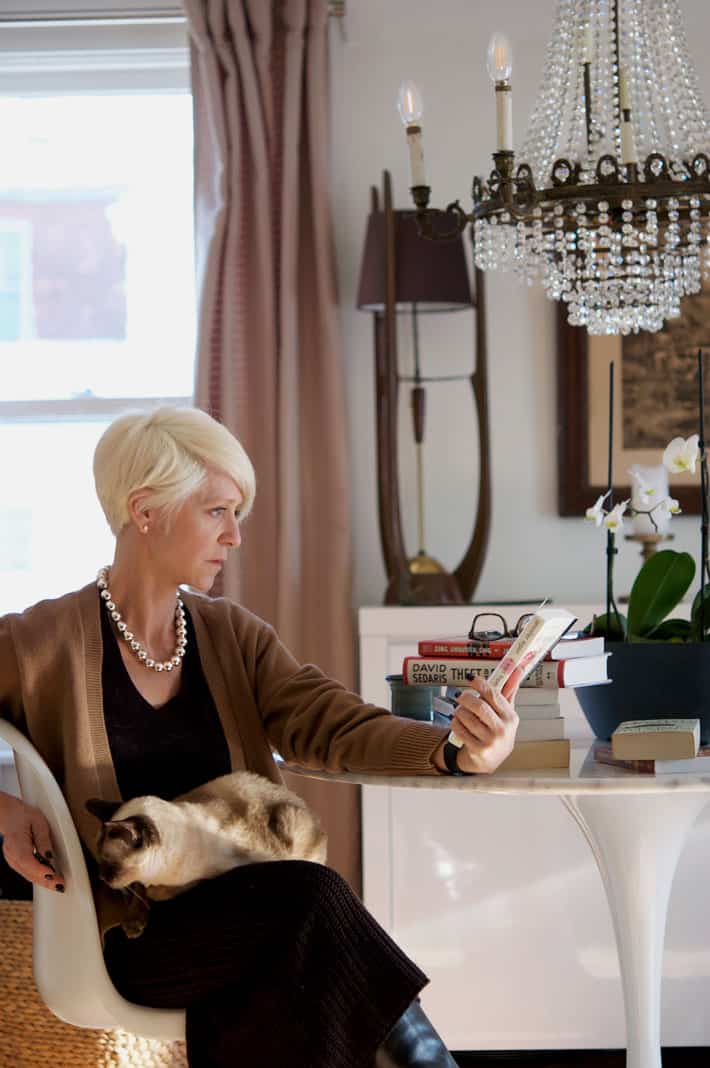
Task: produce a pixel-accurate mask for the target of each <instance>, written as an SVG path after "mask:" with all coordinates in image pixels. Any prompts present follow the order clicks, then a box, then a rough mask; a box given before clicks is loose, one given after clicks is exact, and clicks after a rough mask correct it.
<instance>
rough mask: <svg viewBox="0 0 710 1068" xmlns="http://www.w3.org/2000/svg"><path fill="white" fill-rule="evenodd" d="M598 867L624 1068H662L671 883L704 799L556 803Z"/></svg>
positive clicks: (582, 799)
mask: <svg viewBox="0 0 710 1068" xmlns="http://www.w3.org/2000/svg"><path fill="white" fill-rule="evenodd" d="M560 800H561V801H562V803H563V805H564V806H565V808H566V809H567V811H568V812H569V813H570V814H571V815H572V816H573V817H574V819H575V820H576V822H577V823H578V824H579V827H580V828H581V831H582V833H583V834H584V837H585V838H586V839H587V842H588V843H589V846H590V848H591V850H592V853H593V854H594V857H595V859H596V862H597V866H598V867H599V871H600V873H601V877H602V880H603V883H604V889H605V891H606V897H607V901H608V902H609V909H610V911H611V918H612V922H613V925H614V933H615V935H616V945H617V951H618V954H619V967H620V970H621V981H622V986H623V991H624V1011H625V1017H626V1068H661V972H662V967H663V940H664V935H665V929H666V915H667V913H668V899H669V897H670V891H671V885H672V883H673V876H674V875H675V871H676V867H677V865H678V858H679V857H680V854H681V851H682V849H683V846H684V845H685V841H686V839H687V837H688V834H689V832H690V829H691V827H692V826H693V824H694V823H695V821H696V819H697V817H698V816H699V814H700V812H701V810H702V809H703V808H704V807H705V805H706V803H707V795H706V794H684V793H677V794H676V793H671V794H665V795H664V794H661V795H659V796H649V795H647V794H646V795H642V796H635V797H634V796H632V797H627V796H624V795H622V794H611V795H609V796H603V795H602V796H596V797H595V796H589V795H576V796H572V797H569V796H567V797H565V796H564V795H563V796H562V797H561V798H560Z"/></svg>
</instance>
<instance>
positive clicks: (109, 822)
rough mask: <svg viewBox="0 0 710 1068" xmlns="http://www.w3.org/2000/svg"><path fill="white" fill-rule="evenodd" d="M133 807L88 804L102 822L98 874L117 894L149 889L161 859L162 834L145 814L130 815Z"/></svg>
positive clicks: (100, 803)
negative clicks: (134, 888) (138, 886)
mask: <svg viewBox="0 0 710 1068" xmlns="http://www.w3.org/2000/svg"><path fill="white" fill-rule="evenodd" d="M131 807H135V806H132V804H131V802H128V803H127V804H123V803H121V802H111V801H101V800H99V799H98V798H91V799H90V800H89V801H87V802H86V808H87V809H88V811H89V812H91V813H92V814H93V815H94V816H96V817H97V818H98V819H99V820H101V830H100V832H99V837H98V840H97V854H98V860H99V874H100V876H101V878H102V879H103V881H104V882H105V883H108V885H109V886H110V887H112V888H113V889H114V890H121V889H123V888H124V887H126V886H130V885H131V883H143V884H144V885H147V884H148V883H149V882H150V881H151V874H152V871H153V870H154V868H155V864H156V860H157V859H158V856H159V849H160V833H159V831H158V828H157V826H156V824H155V821H154V820H153V819H151V817H150V816H149V815H147V814H146V813H145V812H131V811H130V809H131ZM124 810H125V811H124ZM114 817H117V818H114ZM118 817H120V818H118Z"/></svg>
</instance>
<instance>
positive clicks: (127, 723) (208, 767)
mask: <svg viewBox="0 0 710 1068" xmlns="http://www.w3.org/2000/svg"><path fill="white" fill-rule="evenodd" d="M185 624H186V627H187V649H186V652H185V657H184V659H183V663H182V676H181V679H180V689H179V691H178V693H177V694H175V696H174V697H171V699H170V700H169V701H168V702H167V703H166V704H164V705H161V706H160V708H153V706H152V705H151V704H150V703H149V702H148V701H146V699H145V698H144V697H143V696H142V694H141V693H139V691H138V690H137V689H136V687H135V685H134V683H133V680H132V679H131V676H130V675H129V674H128V671H127V670H126V665H125V664H124V662H123V658H122V657H121V653H120V651H119V648H118V643H119V641H122V640H123V639H120V638H119V637H118V634H117V632H116V630H115V629H114V626H113V624H112V622H111V620H110V619H109V617H108V612H107V611H106V608H105V606H104V602H103V601H102V602H101V638H102V641H103V662H102V666H101V683H102V688H103V702H104V720H105V722H106V733H107V735H108V741H109V747H110V749H111V757H112V759H113V763H114V767H115V769H116V778H117V779H118V785H119V789H120V791H121V796H122V798H123V800H124V801H128V800H130V798H132V797H142V796H144V795H145V794H153V795H154V796H157V797H162V798H165V799H166V800H172V798H174V797H177V796H178V795H179V794H183V793H186V792H187V791H188V790H193V789H194V788H195V787H196V786H201V785H202V784H203V783H206V782H209V781H210V779H216V778H217V777H218V776H220V775H226V774H227V773H228V772H230V771H231V770H232V769H231V763H230V757H229V748H228V746H227V740H226V738H225V736H224V731H223V729H222V724H221V722H220V719H219V715H218V713H217V708H216V706H215V703H214V700H213V698H212V694H211V693H210V691H209V687H208V685H207V680H206V678H205V676H204V672H203V670H202V664H201V663H200V654H199V652H198V649H197V642H196V640H195V629H194V627H193V625H192V620H191V619H190V613H189V612H188V610H187V607H185ZM146 670H147V669H146Z"/></svg>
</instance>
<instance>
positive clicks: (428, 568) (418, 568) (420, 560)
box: [407, 549, 446, 575]
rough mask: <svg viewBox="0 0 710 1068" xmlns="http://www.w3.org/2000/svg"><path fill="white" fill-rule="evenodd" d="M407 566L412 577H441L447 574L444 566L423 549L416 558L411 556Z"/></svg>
mask: <svg viewBox="0 0 710 1068" xmlns="http://www.w3.org/2000/svg"><path fill="white" fill-rule="evenodd" d="M407 566H408V567H409V571H410V574H412V575H441V574H443V573H445V572H446V568H445V567H444V565H443V564H440V563H439V561H438V560H435V559H434V557H433V556H429V554H428V553H425V552H424V551H423V550H421V549H420V551H419V552H418V553H417V555H416V556H410V558H409V560H407Z"/></svg>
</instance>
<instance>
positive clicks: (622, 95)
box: [619, 67, 631, 122]
mask: <svg viewBox="0 0 710 1068" xmlns="http://www.w3.org/2000/svg"><path fill="white" fill-rule="evenodd" d="M619 107H620V108H621V112H622V115H623V117H624V121H626V122H628V121H629V118H630V117H631V116H630V112H631V94H630V93H629V81H628V78H627V77H626V71H625V70H624V68H623V67H620V68H619ZM624 112H629V117H628V118H627V116H626V115H624Z"/></svg>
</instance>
